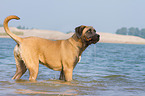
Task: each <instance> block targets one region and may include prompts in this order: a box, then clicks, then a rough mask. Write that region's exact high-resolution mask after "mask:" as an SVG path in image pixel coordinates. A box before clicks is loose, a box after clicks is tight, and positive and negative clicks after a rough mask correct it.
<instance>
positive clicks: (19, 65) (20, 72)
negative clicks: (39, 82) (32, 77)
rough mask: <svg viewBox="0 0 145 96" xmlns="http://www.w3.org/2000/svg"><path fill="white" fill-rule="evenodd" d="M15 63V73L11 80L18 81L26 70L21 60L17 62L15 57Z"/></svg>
mask: <svg viewBox="0 0 145 96" xmlns="http://www.w3.org/2000/svg"><path fill="white" fill-rule="evenodd" d="M15 61H16V68H17V69H16V73H15V75H14V76H13V78H12V79H20V78H21V76H22V75H23V74H24V73H25V72H26V70H27V68H26V66H25V63H24V61H23V60H19V59H18V58H17V57H16V56H15Z"/></svg>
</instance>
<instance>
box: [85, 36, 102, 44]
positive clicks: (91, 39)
mask: <svg viewBox="0 0 145 96" xmlns="http://www.w3.org/2000/svg"><path fill="white" fill-rule="evenodd" d="M85 39H86V42H87V44H96V43H97V42H98V41H99V40H100V35H98V34H95V35H94V36H92V37H86V36H85Z"/></svg>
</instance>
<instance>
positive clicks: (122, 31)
mask: <svg viewBox="0 0 145 96" xmlns="http://www.w3.org/2000/svg"><path fill="white" fill-rule="evenodd" d="M116 34H121V35H127V28H126V27H122V28H121V29H118V30H117V31H116Z"/></svg>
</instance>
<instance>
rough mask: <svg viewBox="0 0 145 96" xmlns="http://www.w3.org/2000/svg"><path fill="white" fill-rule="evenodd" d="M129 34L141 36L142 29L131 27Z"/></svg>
mask: <svg viewBox="0 0 145 96" xmlns="http://www.w3.org/2000/svg"><path fill="white" fill-rule="evenodd" d="M128 35H132V36H140V31H139V29H138V28H134V27H131V28H129V29H128Z"/></svg>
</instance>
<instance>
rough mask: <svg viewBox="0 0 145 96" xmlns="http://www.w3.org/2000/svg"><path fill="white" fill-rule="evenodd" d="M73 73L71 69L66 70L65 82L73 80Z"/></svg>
mask: <svg viewBox="0 0 145 96" xmlns="http://www.w3.org/2000/svg"><path fill="white" fill-rule="evenodd" d="M72 73H73V69H71V68H67V69H66V70H64V76H65V81H71V80H72Z"/></svg>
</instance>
